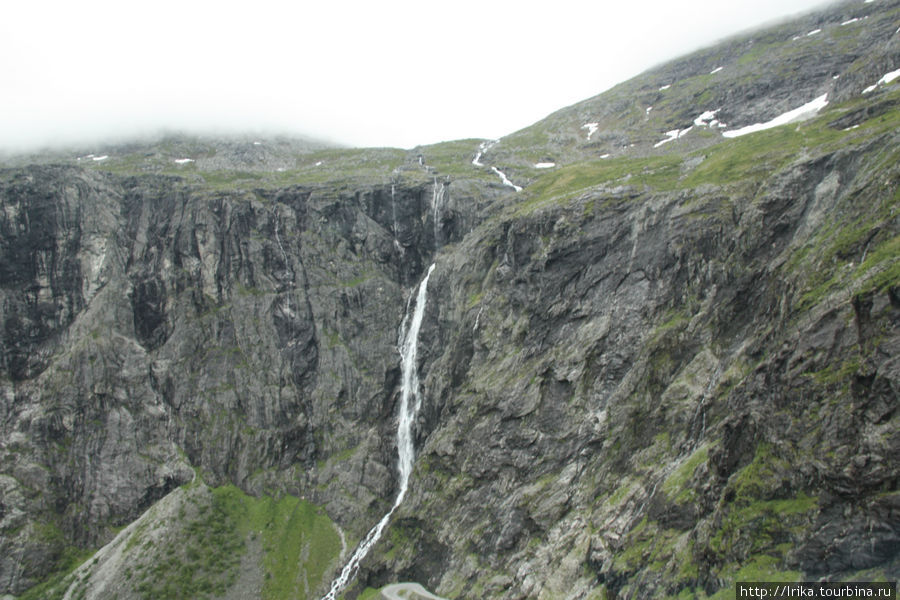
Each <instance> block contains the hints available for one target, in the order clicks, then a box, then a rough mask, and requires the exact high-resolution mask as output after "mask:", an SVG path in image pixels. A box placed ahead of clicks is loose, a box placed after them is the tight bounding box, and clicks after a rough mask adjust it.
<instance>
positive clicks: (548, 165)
mask: <svg viewBox="0 0 900 600" xmlns="http://www.w3.org/2000/svg"><path fill="white" fill-rule="evenodd" d="M555 166H556V163H552V162H539V163H535V165H534V168H535V169H552V168H553V167H555Z"/></svg>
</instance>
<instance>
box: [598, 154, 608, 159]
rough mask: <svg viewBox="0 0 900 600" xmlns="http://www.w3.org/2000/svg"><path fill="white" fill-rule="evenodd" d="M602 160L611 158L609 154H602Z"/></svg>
mask: <svg viewBox="0 0 900 600" xmlns="http://www.w3.org/2000/svg"><path fill="white" fill-rule="evenodd" d="M600 158H609V154H601V155H600Z"/></svg>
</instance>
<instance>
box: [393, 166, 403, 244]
mask: <svg viewBox="0 0 900 600" xmlns="http://www.w3.org/2000/svg"><path fill="white" fill-rule="evenodd" d="M395 194H396V192H395V189H394V184H393V183H392V184H391V216H392V217H393V229H392V233H393V234H394V248H396V249H397V252H399V253H400V254H401V255H403V246H401V245H400V240H398V239H397V230H398V229H399V228H400V226H399V225H398V224H397V198H396V195H395Z"/></svg>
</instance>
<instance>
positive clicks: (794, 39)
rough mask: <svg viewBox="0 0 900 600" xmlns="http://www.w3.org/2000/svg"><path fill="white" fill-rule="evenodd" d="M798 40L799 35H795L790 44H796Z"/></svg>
mask: <svg viewBox="0 0 900 600" xmlns="http://www.w3.org/2000/svg"><path fill="white" fill-rule="evenodd" d="M799 39H800V36H799V35H795V36H794V37H792V38H791V41H792V42H796V41H797V40H799Z"/></svg>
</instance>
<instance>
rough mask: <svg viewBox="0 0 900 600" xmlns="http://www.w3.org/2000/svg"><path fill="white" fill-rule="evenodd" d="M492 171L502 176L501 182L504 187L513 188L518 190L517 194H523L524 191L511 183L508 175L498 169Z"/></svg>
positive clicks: (492, 168) (493, 168)
mask: <svg viewBox="0 0 900 600" xmlns="http://www.w3.org/2000/svg"><path fill="white" fill-rule="evenodd" d="M491 170H492V171H493V172H494V173H496V174H497V175H499V176H500V181H502V182H503V185H508V186H509V187H511V188H513V189H514V190H516V191H517V192H521V191H522V188H521V187H519V186H517V185H516V184H514V183H513V182H512V181H510V180H509V179H508V178H507V177H506V174H505V173H504V172H503V171H501V170H500V169H498V168H497V167H491Z"/></svg>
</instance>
